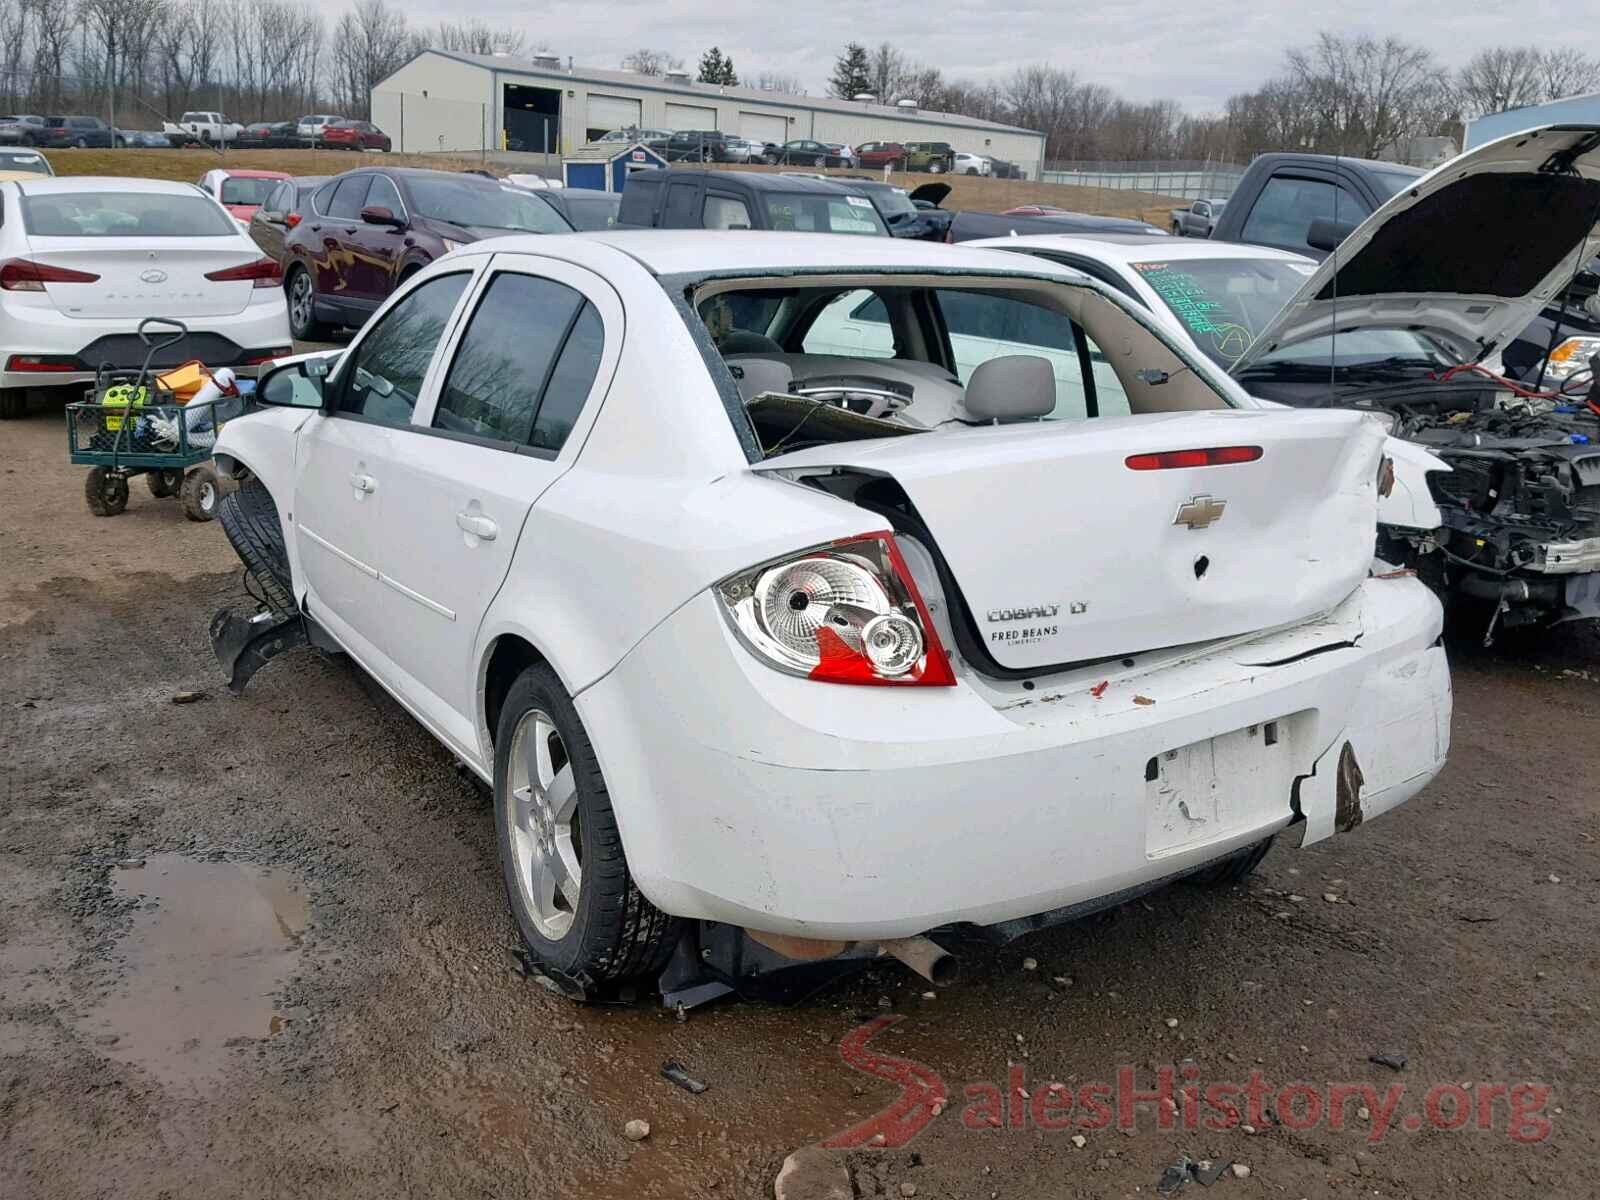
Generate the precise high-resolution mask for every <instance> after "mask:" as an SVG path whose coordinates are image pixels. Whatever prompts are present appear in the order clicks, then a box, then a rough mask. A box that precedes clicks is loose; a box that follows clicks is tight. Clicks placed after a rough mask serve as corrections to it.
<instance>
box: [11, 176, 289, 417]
mask: <svg viewBox="0 0 1600 1200" xmlns="http://www.w3.org/2000/svg"><path fill="white" fill-rule="evenodd" d="M0 212H3V219H0V417H18V416H21V415H22V414H23V412H24V411H25V406H26V402H27V396H28V389H30V388H43V387H55V386H61V385H68V384H75V385H78V386H77V388H76V389H75V390H76V391H77V392H79V393H81V391H82V385H83V384H84V383H86V382H88V381H90V380H92V379H93V378H94V375H95V371H96V370H97V369H98V368H99V367H101V366H102V365H110V366H112V367H118V368H126V367H137V366H139V365H140V364H141V363H142V362H143V361H144V356H145V352H146V346H145V344H144V343H143V342H142V341H140V340H139V337H138V335H137V333H136V330H137V328H138V325H139V322H140V321H141V320H143V319H144V318H145V317H171V318H176V319H177V320H179V321H181V322H182V323H183V324H184V325H186V326H187V327H188V330H189V334H188V336H187V337H185V338H184V339H183V340H181V341H179V342H178V343H176V344H175V345H173V346H171V347H170V348H168V349H167V350H165V351H163V353H162V357H161V358H160V359H159V360H158V361H157V365H165V366H173V365H176V364H178V363H181V362H185V361H187V360H189V359H193V358H197V359H200V360H201V361H202V362H204V363H205V364H206V365H207V366H209V367H234V368H236V369H239V368H248V369H249V370H253V369H254V367H255V365H256V364H259V363H262V362H266V361H267V360H269V359H271V358H274V357H279V356H282V355H284V354H287V353H288V351H289V346H290V339H289V315H288V309H287V307H286V306H285V302H284V298H283V273H282V271H281V270H280V269H279V268H278V264H277V263H276V262H274V261H273V260H272V259H270V258H263V257H262V256H261V251H260V249H259V248H258V247H257V246H256V244H255V243H254V242H252V241H251V240H250V239H249V237H247V236H246V235H245V233H244V232H243V231H242V230H241V229H240V228H239V224H238V222H237V221H235V220H234V219H233V218H232V217H231V216H229V215H228V212H227V210H226V209H224V208H223V207H222V205H221V204H219V203H217V201H216V200H214V199H212V198H211V197H210V196H206V195H203V194H201V193H200V191H198V190H197V189H196V188H195V187H194V186H193V185H191V184H187V183H169V182H165V181H160V180H145V179H98V178H89V177H75V178H55V179H47V178H43V177H41V178H39V179H38V180H27V181H7V182H0ZM73 398H74V399H77V398H79V397H78V396H77V395H74V396H73Z"/></svg>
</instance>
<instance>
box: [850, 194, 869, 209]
mask: <svg viewBox="0 0 1600 1200" xmlns="http://www.w3.org/2000/svg"><path fill="white" fill-rule="evenodd" d="M845 199H846V200H847V201H849V202H850V203H851V204H854V205H855V206H856V207H857V208H871V207H872V201H871V200H868V199H867V198H866V197H865V196H846V197H845Z"/></svg>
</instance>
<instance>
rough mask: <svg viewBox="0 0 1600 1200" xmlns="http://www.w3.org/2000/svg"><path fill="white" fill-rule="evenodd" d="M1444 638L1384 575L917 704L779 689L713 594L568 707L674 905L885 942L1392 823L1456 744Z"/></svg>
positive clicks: (708, 915)
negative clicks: (1311, 606)
mask: <svg viewBox="0 0 1600 1200" xmlns="http://www.w3.org/2000/svg"><path fill="white" fill-rule="evenodd" d="M1440 624H1441V614H1440V609H1439V604H1438V601H1437V600H1436V599H1435V598H1434V596H1433V595H1432V593H1431V592H1429V591H1428V589H1427V588H1426V587H1424V586H1423V585H1422V584H1421V583H1420V582H1419V581H1418V580H1416V579H1415V578H1389V579H1369V580H1367V581H1366V582H1365V583H1364V584H1363V585H1362V586H1361V587H1360V588H1358V589H1357V591H1356V592H1355V593H1353V594H1352V595H1351V597H1350V598H1349V599H1348V600H1346V601H1345V602H1344V603H1342V604H1341V605H1340V606H1339V607H1338V608H1337V609H1336V610H1335V611H1334V612H1332V613H1330V614H1328V615H1327V616H1326V617H1324V618H1323V619H1321V620H1319V621H1315V622H1310V623H1307V624H1304V625H1301V626H1297V627H1294V628H1292V629H1288V630H1284V631H1280V632H1278V633H1276V634H1272V635H1268V636H1264V637H1262V638H1258V639H1256V640H1254V641H1251V642H1247V643H1242V644H1234V645H1231V646H1228V647H1225V648H1222V649H1216V650H1213V651H1211V652H1209V653H1205V654H1196V655H1193V656H1191V657H1189V658H1186V659H1183V660H1181V661H1178V662H1175V663H1170V664H1168V665H1164V666H1161V667H1158V668H1146V667H1141V666H1139V665H1138V664H1136V665H1135V666H1134V667H1132V668H1121V667H1116V666H1113V667H1111V668H1107V667H1105V666H1101V667H1098V668H1093V669H1091V670H1089V671H1086V672H1081V673H1078V674H1076V675H1067V676H1061V677H1058V678H1056V679H1052V680H1047V681H1039V682H1038V684H1037V686H1036V689H1035V690H1033V691H1031V692H1028V693H1026V696H1027V698H1026V699H1014V700H1007V699H1005V698H1003V697H1001V696H999V695H997V693H996V692H995V690H994V689H993V687H992V686H991V685H990V684H988V683H987V682H986V681H984V680H981V679H977V678H974V677H973V676H971V675H970V674H964V675H963V677H962V681H961V683H960V684H959V685H958V686H957V687H955V688H941V689H907V690H904V691H902V690H898V689H889V688H850V687H837V686H834V687H828V686H820V685H817V684H814V683H811V682H810V681H807V680H803V679H796V678H792V677H789V676H785V675H780V674H778V673H776V672H773V671H770V670H768V669H767V668H765V667H763V666H762V665H761V664H759V663H757V662H756V661H755V660H754V659H753V658H751V657H750V656H749V655H748V654H747V653H745V652H744V651H743V649H742V647H740V646H738V645H737V644H736V643H735V642H734V641H733V640H732V637H731V635H730V634H729V632H728V630H727V627H726V624H725V623H724V622H723V621H721V620H720V619H718V614H717V613H716V611H715V609H714V607H713V606H712V602H711V600H710V598H709V597H703V598H701V600H697V601H695V602H692V603H690V604H688V605H686V606H684V608H682V609H680V610H679V611H678V612H677V613H676V614H674V615H673V617H671V618H670V619H669V620H668V621H666V622H664V623H663V624H662V625H661V626H660V627H658V628H657V629H656V630H655V631H654V632H652V634H651V635H650V636H649V637H647V638H646V639H645V640H644V641H643V642H642V643H641V644H640V645H639V646H638V647H636V648H635V649H634V650H633V651H632V652H631V653H630V654H629V655H628V656H627V657H626V658H625V659H624V660H623V662H622V663H621V664H619V666H618V667H617V668H616V669H615V670H614V671H613V672H611V673H610V674H609V675H608V676H606V677H605V678H604V679H602V680H601V681H599V682H598V683H596V684H595V685H594V686H593V687H591V688H589V689H587V690H586V691H584V692H583V693H582V694H580V695H579V696H578V697H577V703H578V707H579V710H580V712H581V714H582V717H583V719H584V722H585V724H586V726H587V728H588V729H589V730H590V732H591V734H592V735H593V737H594V741H595V745H596V748H597V751H598V752H599V754H600V757H601V767H602V769H603V770H604V772H605V775H606V779H607V784H608V787H609V790H610V793H611V798H612V803H613V805H614V807H615V810H616V813H617V817H618V822H619V826H620V829H621V833H622V837H623V842H624V846H625V848H626V851H627V855H628V862H629V865H630V869H631V871H632V873H633V875H634V877H635V879H636V880H637V881H638V883H639V886H640V887H641V889H642V890H643V891H644V892H645V894H646V895H647V896H649V897H650V899H651V900H652V901H654V902H655V903H656V904H657V905H658V906H660V907H661V908H663V909H665V910H666V911H668V912H671V913H674V914H676V915H679V916H685V917H694V918H700V919H705V920H711V921H722V922H727V923H729V924H733V925H739V926H745V927H748V928H752V929H760V930H768V931H772V932H776V933H784V934H790V935H795V936H802V937H813V938H837V939H859V940H866V939H884V938H894V937H904V936H908V935H911V934H916V933H921V932H924V931H926V930H929V929H933V928H936V927H939V926H944V925H950V924H955V923H973V924H978V925H995V924H999V923H1002V922H1006V921H1012V920H1016V919H1019V918H1025V917H1029V916H1033V915H1036V914H1041V913H1047V912H1052V911H1055V910H1059V909H1065V908H1070V907H1074V906H1079V905H1088V904H1090V903H1091V902H1093V901H1095V900H1097V899H1100V898H1103V897H1106V896H1109V895H1113V894H1116V893H1120V892H1124V891H1129V890H1134V889H1140V888H1142V887H1144V886H1147V885H1148V884H1150V883H1151V882H1152V881H1158V880H1162V879H1167V878H1172V877H1174V876H1176V875H1179V874H1182V873H1184V872H1185V871H1187V870H1190V869H1194V868H1197V867H1199V866H1202V865H1204V864H1205V863H1208V862H1212V861H1215V860H1216V859H1218V858H1220V857H1222V856H1225V855H1227V854H1229V853H1231V852H1233V851H1235V850H1240V849H1243V848H1245V847H1248V846H1250V845H1252V844H1254V843H1256V842H1259V841H1260V840H1261V839H1263V838H1265V837H1268V836H1270V835H1272V834H1275V833H1277V832H1279V831H1281V830H1283V829H1284V828H1286V827H1287V826H1289V825H1290V824H1291V823H1297V822H1303V823H1304V837H1303V844H1309V843H1311V842H1314V841H1317V840H1319V839H1321V838H1324V837H1327V836H1329V835H1330V834H1332V833H1334V832H1335V831H1336V830H1337V829H1340V828H1345V829H1353V828H1355V827H1356V825H1358V824H1361V823H1364V822H1366V821H1370V820H1371V819H1372V818H1374V817H1376V816H1378V815H1380V814H1381V813H1383V812H1385V811H1387V810H1388V809H1390V808H1393V807H1394V806H1395V805H1397V804H1399V803H1401V802H1403V801H1404V800H1406V799H1408V798H1409V797H1410V796H1412V795H1414V794H1415V793H1416V792H1417V791H1418V790H1420V789H1421V788H1422V787H1423V786H1424V785H1425V784H1426V783H1427V782H1428V781H1429V780H1431V779H1432V778H1433V776H1434V775H1435V774H1436V773H1437V772H1438V770H1439V769H1440V767H1441V766H1442V765H1443V762H1444V759H1445V755H1446V752H1447V750H1448V746H1449V726H1450V710H1451V695H1450V677H1449V670H1448V667H1447V665H1446V663H1445V658H1444V652H1443V650H1442V649H1441V648H1440V647H1439V646H1438V645H1437V642H1438V637H1439V632H1440ZM690 664H692V670H689V669H687V668H688V667H689V665H690ZM1107 676H1109V677H1108V678H1107ZM1099 682H1104V683H1105V686H1104V687H1103V688H1102V687H1099V686H1098V683H1099ZM1019 686H1020V685H1019ZM1015 695H1016V696H1019V697H1020V696H1023V695H1024V693H1022V692H1020V691H1018V692H1016V693H1015ZM1341 781H1342V787H1341Z"/></svg>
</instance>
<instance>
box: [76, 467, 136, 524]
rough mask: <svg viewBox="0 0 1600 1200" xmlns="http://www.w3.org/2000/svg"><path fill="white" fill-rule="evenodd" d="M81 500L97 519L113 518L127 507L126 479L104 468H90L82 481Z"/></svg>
mask: <svg viewBox="0 0 1600 1200" xmlns="http://www.w3.org/2000/svg"><path fill="white" fill-rule="evenodd" d="M83 499H84V501H85V503H87V504H88V505H89V511H90V512H92V513H93V514H94V515H95V516H97V517H114V516H116V515H117V514H118V513H119V512H121V511H122V510H123V509H125V508H127V507H128V477H127V476H126V475H123V474H121V473H120V472H117V471H111V470H107V469H106V468H105V467H91V468H90V469H89V477H88V478H87V479H85V480H84V481H83Z"/></svg>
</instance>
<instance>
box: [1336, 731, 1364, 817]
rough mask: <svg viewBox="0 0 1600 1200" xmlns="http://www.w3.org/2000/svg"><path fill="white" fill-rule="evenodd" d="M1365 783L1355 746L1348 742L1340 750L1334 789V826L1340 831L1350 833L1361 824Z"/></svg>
mask: <svg viewBox="0 0 1600 1200" xmlns="http://www.w3.org/2000/svg"><path fill="white" fill-rule="evenodd" d="M1365 783H1366V778H1365V776H1363V775H1362V774H1361V764H1360V763H1358V762H1356V751H1355V747H1354V746H1352V745H1351V744H1350V743H1349V742H1346V743H1345V744H1344V748H1343V749H1341V750H1340V751H1339V775H1338V778H1337V779H1336V780H1335V789H1334V798H1335V799H1334V815H1333V826H1334V828H1335V829H1337V830H1338V831H1339V832H1340V833H1349V832H1350V831H1351V830H1352V829H1354V828H1355V827H1356V826H1357V825H1359V824H1361V820H1362V812H1361V788H1362V785H1363V784H1365Z"/></svg>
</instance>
